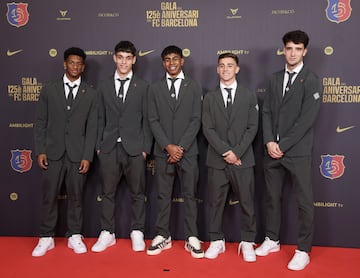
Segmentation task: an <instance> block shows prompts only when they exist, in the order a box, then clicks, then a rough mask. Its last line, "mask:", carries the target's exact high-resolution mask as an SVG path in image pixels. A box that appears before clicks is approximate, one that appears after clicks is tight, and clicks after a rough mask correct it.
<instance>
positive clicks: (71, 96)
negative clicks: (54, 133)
mask: <svg viewBox="0 0 360 278" xmlns="http://www.w3.org/2000/svg"><path fill="white" fill-rule="evenodd" d="M66 86H68V88H69V93H68V96H67V99H66V105H67V107H66V109H67V110H70V109H71V105H72V103H73V101H74V94H73V90H74V89H75V88H76V87H77V85H76V84H75V85H74V86H70V84H69V83H66Z"/></svg>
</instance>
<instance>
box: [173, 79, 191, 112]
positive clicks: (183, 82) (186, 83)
mask: <svg viewBox="0 0 360 278" xmlns="http://www.w3.org/2000/svg"><path fill="white" fill-rule="evenodd" d="M189 85H190V83H189V80H187V79H186V78H184V79H183V80H181V84H180V88H179V94H178V98H177V100H176V105H175V111H176V109H177V108H178V107H179V105H180V103H181V101H182V100H183V99H184V96H185V93H184V90H185V91H186V90H187V87H188V86H189Z"/></svg>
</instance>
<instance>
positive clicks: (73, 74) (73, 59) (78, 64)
mask: <svg viewBox="0 0 360 278" xmlns="http://www.w3.org/2000/svg"><path fill="white" fill-rule="evenodd" d="M64 68H65V74H66V76H67V78H68V79H69V80H70V81H75V80H76V79H78V78H79V77H80V76H81V74H82V73H83V71H84V69H85V64H84V60H83V58H82V57H80V56H77V55H69V57H67V59H66V60H65V61H64Z"/></svg>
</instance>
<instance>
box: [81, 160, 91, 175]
mask: <svg viewBox="0 0 360 278" xmlns="http://www.w3.org/2000/svg"><path fill="white" fill-rule="evenodd" d="M89 168H90V161H89V160H85V159H83V160H81V162H80V167H79V173H80V174H86V173H87V172H88V171H89Z"/></svg>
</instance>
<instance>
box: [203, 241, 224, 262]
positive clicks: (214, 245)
mask: <svg viewBox="0 0 360 278" xmlns="http://www.w3.org/2000/svg"><path fill="white" fill-rule="evenodd" d="M224 252H225V240H222V239H220V240H215V241H211V242H210V246H209V248H208V249H207V250H206V252H205V258H207V259H215V258H217V256H219V254H221V253H224Z"/></svg>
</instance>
